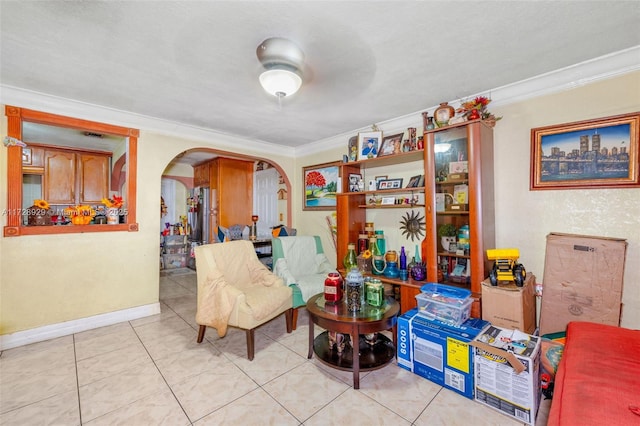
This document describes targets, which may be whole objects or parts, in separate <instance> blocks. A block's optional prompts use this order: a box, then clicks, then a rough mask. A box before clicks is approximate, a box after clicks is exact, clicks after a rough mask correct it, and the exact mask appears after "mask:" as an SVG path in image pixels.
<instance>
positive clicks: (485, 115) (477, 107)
mask: <svg viewBox="0 0 640 426" xmlns="http://www.w3.org/2000/svg"><path fill="white" fill-rule="evenodd" d="M489 103H491V99H489V98H487V97H486V96H476V97H475V98H474V99H473V100H470V101H466V102H463V103H462V104H461V105H460V108H458V109H457V110H456V113H457V114H459V115H462V116H464V117H465V118H466V119H467V120H477V119H479V118H480V119H482V120H484V121H486V122H488V124H489V125H491V127H493V126H495V124H496V121H498V120H500V119H501V118H502V117H496V116H495V115H493V114H491V113H490V112H489V111H488V110H487V105H489Z"/></svg>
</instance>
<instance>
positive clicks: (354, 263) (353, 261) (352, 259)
mask: <svg viewBox="0 0 640 426" xmlns="http://www.w3.org/2000/svg"><path fill="white" fill-rule="evenodd" d="M342 263H343V264H344V269H345V270H346V271H347V273H348V272H349V271H350V270H351V269H353V268H357V267H358V258H357V257H356V245H355V244H353V243H349V244H348V245H347V254H346V256H345V257H344V259H343V261H342Z"/></svg>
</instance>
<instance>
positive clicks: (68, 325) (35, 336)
mask: <svg viewBox="0 0 640 426" xmlns="http://www.w3.org/2000/svg"><path fill="white" fill-rule="evenodd" d="M159 313H160V303H159V302H158V303H151V304H149V305H143V306H136V307H135V308H129V309H123V310H120V311H115V312H109V313H106V314H100V315H94V316H92V317H87V318H80V319H77V320H71V321H65V322H61V323H57V324H50V325H45V326H42V327H37V328H32V329H30V330H25V331H18V332H16V333H11V334H4V335H2V336H0V350H6V349H11V348H17V347H18V346H24V345H28V344H30V343H36V342H42V341H44V340H49V339H55V338H56V337H62V336H68V335H70V334H74V333H79V332H81V331H87V330H91V329H94V328H98V327H104V326H107V325H112V324H117V323H119V322H124V321H131V320H134V319H138V318H144V317H148V316H150V315H156V314H159Z"/></svg>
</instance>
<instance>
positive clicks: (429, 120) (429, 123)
mask: <svg viewBox="0 0 640 426" xmlns="http://www.w3.org/2000/svg"><path fill="white" fill-rule="evenodd" d="M435 128H436V125H435V123H434V122H433V117H427V130H433V129H435Z"/></svg>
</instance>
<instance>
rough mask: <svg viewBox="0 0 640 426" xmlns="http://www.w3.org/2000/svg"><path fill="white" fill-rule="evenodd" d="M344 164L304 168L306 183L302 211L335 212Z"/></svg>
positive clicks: (304, 180)
mask: <svg viewBox="0 0 640 426" xmlns="http://www.w3.org/2000/svg"><path fill="white" fill-rule="evenodd" d="M341 163H342V162H339V161H335V162H332V163H324V164H317V165H314V166H307V167H303V168H302V181H303V182H304V187H303V191H304V193H303V197H302V200H303V202H304V205H303V208H302V210H335V209H336V206H337V202H336V193H338V192H339V185H340V167H339V165H340V164H341Z"/></svg>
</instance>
